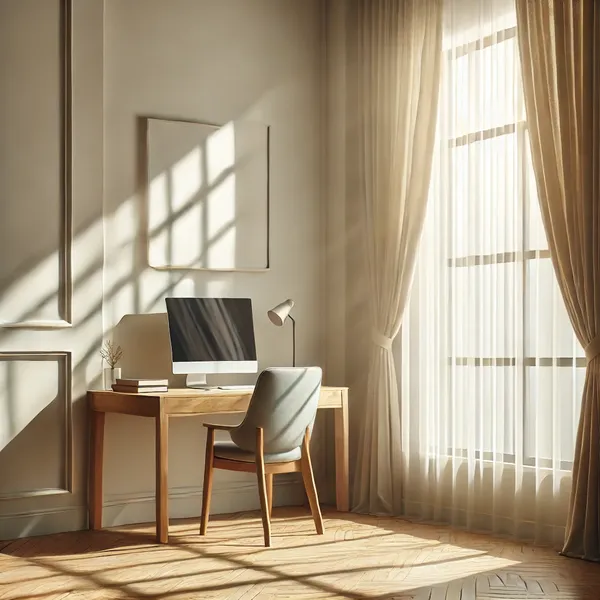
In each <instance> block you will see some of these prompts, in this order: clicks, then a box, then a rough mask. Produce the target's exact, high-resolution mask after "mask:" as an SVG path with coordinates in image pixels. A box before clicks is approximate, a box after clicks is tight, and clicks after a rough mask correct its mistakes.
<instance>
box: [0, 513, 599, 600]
mask: <svg viewBox="0 0 600 600" xmlns="http://www.w3.org/2000/svg"><path fill="white" fill-rule="evenodd" d="M324 516H325V535H324V536H317V535H316V534H315V533H314V529H313V522H312V520H311V519H310V516H309V514H308V513H307V512H306V511H305V510H303V509H299V508H296V509H287V508H286V509H275V511H274V522H273V547H272V548H270V549H266V548H264V547H263V546H262V540H263V538H262V526H261V522H260V518H259V515H258V513H244V514H239V515H233V516H228V517H225V518H223V517H221V518H219V517H216V518H215V519H214V520H212V521H211V523H209V529H208V535H207V536H206V537H205V538H202V537H200V536H199V535H198V533H197V532H198V520H197V519H194V520H188V521H176V522H174V523H173V524H172V526H171V529H172V534H171V542H170V544H169V545H167V546H160V545H157V544H155V543H154V541H153V537H152V534H153V527H152V526H135V527H127V528H119V529H112V530H105V531H100V532H88V531H83V532H77V533H64V534H58V535H51V536H45V537H37V538H29V539H22V540H17V541H15V542H10V543H6V542H0V549H1V552H2V553H1V554H0V598H1V599H2V600H34V599H36V600H37V599H40V600H50V599H53V600H58V599H59V598H60V599H62V600H65V599H67V600H83V599H85V600H88V599H92V598H93V599H101V600H110V599H113V598H120V599H125V598H131V599H144V600H148V599H157V598H168V599H173V600H175V599H183V598H194V599H210V598H223V599H225V598H227V599H229V600H234V599H236V600H250V599H254V600H264V599H267V598H308V599H312V598H359V599H364V598H388V599H390V600H391V599H394V600H400V599H409V598H411V599H412V598H418V599H427V600H449V599H451V600H474V599H480V600H484V599H485V600H491V599H498V600H500V599H502V600H511V599H514V600H517V599H521V598H529V599H533V598H535V599H541V598H550V599H553V600H556V599H558V598H561V599H563V598H564V599H569V600H583V599H589V600H599V599H600V565H596V564H591V563H586V562H583V561H579V560H574V559H568V558H564V557H561V556H559V555H558V554H557V553H556V552H553V551H551V550H546V549H540V548H533V547H529V546H523V545H520V544H515V543H511V542H506V541H503V540H499V539H493V538H491V537H488V536H482V535H473V534H466V533H462V532H456V531H451V530H450V529H446V528H443V527H433V526H427V525H421V524H411V523H409V522H406V521H402V520H397V519H378V518H375V517H362V516H358V515H346V514H340V513H336V512H327V511H326V512H325V515H324Z"/></svg>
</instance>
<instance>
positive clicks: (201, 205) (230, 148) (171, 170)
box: [0, 122, 262, 452]
mask: <svg viewBox="0 0 600 600" xmlns="http://www.w3.org/2000/svg"><path fill="white" fill-rule="evenodd" d="M137 125H138V132H137V135H138V168H139V169H141V168H143V169H144V170H145V165H144V164H143V163H144V157H145V154H144V146H145V144H144V140H145V128H144V127H143V126H142V123H141V122H138V124H137ZM231 127H232V126H231V124H228V125H227V126H225V127H224V128H221V129H216V131H215V132H214V133H212V135H211V136H209V137H208V138H207V139H206V140H204V141H202V142H201V143H198V142H197V141H196V140H194V144H191V142H190V144H191V146H190V147H188V146H181V144H180V145H178V146H177V150H178V153H177V154H170V155H169V162H168V163H167V162H165V163H164V164H162V165H161V170H160V171H159V172H157V173H151V181H150V187H152V186H153V185H154V186H155V187H156V186H158V188H160V194H155V195H154V196H153V197H152V198H147V197H146V196H145V193H144V192H145V187H146V186H145V181H144V178H145V177H146V175H147V173H146V172H145V171H144V172H143V173H139V174H138V175H139V177H138V189H137V190H136V191H135V193H134V194H133V195H132V196H131V197H129V198H127V199H126V200H124V201H123V202H122V203H121V204H120V205H119V206H118V207H117V208H116V209H115V211H114V212H113V213H112V214H108V215H104V216H98V217H96V218H95V219H94V220H93V221H91V222H88V223H86V224H85V225H84V226H83V227H80V228H78V231H77V232H76V233H75V235H74V237H73V241H72V257H73V264H72V280H73V294H72V305H73V327H72V328H70V329H69V331H68V336H67V337H68V340H69V342H68V345H69V347H70V351H71V353H72V355H73V359H74V362H73V365H72V369H73V372H72V388H73V404H74V409H75V405H77V404H79V400H81V399H82V398H83V395H84V393H85V390H86V389H88V388H90V387H97V386H98V385H99V384H100V381H101V379H100V374H101V362H100V355H99V349H100V346H101V344H102V339H103V338H106V337H112V338H113V339H114V340H115V342H116V343H118V344H120V345H121V347H122V348H123V350H124V356H123V359H122V361H121V363H120V366H121V368H122V369H123V371H122V372H123V375H124V376H130V377H152V378H166V379H168V380H169V384H170V386H171V387H183V386H184V384H185V377H184V376H183V377H182V376H175V375H173V373H172V372H171V359H170V344H169V339H168V329H167V324H166V314H131V313H145V312H146V311H151V310H156V304H157V303H158V302H160V301H161V300H162V299H163V298H164V297H166V296H169V295H171V294H176V295H178V294H181V293H193V292H192V290H190V289H189V285H188V286H187V287H185V285H184V284H186V283H192V282H189V281H188V280H187V278H188V276H189V272H188V271H186V270H185V269H181V270H177V271H170V272H166V273H159V272H156V271H153V270H152V269H149V268H148V256H147V254H146V252H145V251H147V248H145V251H142V252H140V245H141V244H142V245H143V244H144V241H146V240H148V238H149V241H150V242H151V243H152V241H153V240H158V239H160V240H162V241H163V242H164V244H165V245H166V248H168V249H169V252H174V253H177V252H182V253H183V254H184V255H185V256H186V257H187V259H188V262H187V264H189V265H190V266H192V265H196V264H198V263H201V262H202V261H203V260H204V258H205V257H207V256H209V255H211V256H213V258H214V260H215V261H216V262H218V261H219V260H220V257H219V253H222V254H223V256H225V257H226V258H228V259H230V258H231V253H232V251H233V249H235V248H236V247H238V248H239V240H238V227H237V225H238V220H239V217H240V215H239V214H238V213H237V210H236V205H235V202H234V200H235V198H233V196H235V194H236V181H237V176H238V165H237V163H236V160H240V161H241V160H242V159H244V161H249V160H250V158H252V153H251V152H250V151H248V149H247V148H245V147H244V145H243V144H242V145H241V146H242V147H241V148H238V145H237V144H238V142H240V140H239V139H236V138H235V136H233V135H230V136H229V137H227V138H226V141H227V143H222V142H220V143H217V142H216V141H214V140H217V141H218V140H220V137H219V136H222V131H223V129H225V130H228V128H229V129H231ZM242 141H243V140H242ZM178 142H179V140H178ZM242 150H246V152H244V153H242ZM249 152H250V155H249ZM190 157H192V158H194V157H195V160H190ZM196 159H197V160H196ZM232 161H233V162H232ZM242 162H243V161H242ZM250 162H251V161H250ZM207 164H209V165H212V167H213V171H214V172H213V176H214V177H213V179H214V181H212V185H210V186H207V182H208V181H209V180H210V177H209V173H208V172H207V171H206V168H207V167H206V165H207ZM182 165H184V166H185V168H183V167H182ZM223 165H225V166H223ZM244 165H245V166H247V165H246V163H244ZM259 166H262V163H260V161H259ZM225 167H226V168H225ZM222 171H226V174H227V177H219V176H220V175H222ZM159 182H163V183H164V182H168V183H167V184H166V185H162V184H161V185H158V183H159ZM232 195H233V196H232ZM159 200H160V202H159ZM237 208H238V209H239V207H237ZM194 210H200V211H201V214H202V215H203V219H202V221H201V222H202V223H203V227H204V229H203V237H202V243H201V245H200V246H198V244H197V243H196V242H197V240H196V238H195V237H194V235H185V233H186V231H185V228H186V227H187V224H188V223H190V224H192V225H193V226H194V227H197V226H198V223H197V222H196V221H195V220H194V218H193V217H192V214H191V213H190V211H192V212H193V211H194ZM232 211H233V212H232ZM144 218H145V219H148V220H149V222H151V223H152V224H154V225H155V227H154V229H152V230H151V231H144ZM103 230H110V232H111V236H110V240H109V246H108V247H107V248H106V250H107V252H106V257H105V260H104V261H103V260H102V246H101V240H102V232H103ZM188 233H189V232H188ZM225 240H226V243H225ZM211 253H212V254H211ZM63 258H64V256H63V251H62V249H59V250H55V251H54V252H46V253H43V252H42V253H41V254H39V255H38V260H37V263H35V264H31V265H30V267H29V269H28V271H27V273H25V274H24V275H22V276H21V277H19V278H14V280H13V282H12V283H11V284H10V285H9V286H7V287H6V288H5V289H2V290H0V291H1V292H2V294H1V296H0V314H3V315H5V314H10V315H11V317H12V318H11V320H12V321H14V322H21V321H27V320H36V319H38V318H39V315H40V314H42V315H46V314H47V313H50V314H52V309H53V307H54V306H55V305H56V302H57V298H58V296H59V295H60V294H62V293H63V289H64V286H65V280H64V279H61V280H60V281H59V282H58V285H57V280H56V273H55V270H54V269H53V268H52V267H53V265H54V264H55V263H56V262H60V260H62V259H63ZM181 285H184V287H183V288H182V287H181ZM216 287H219V290H218V293H221V294H223V293H225V292H226V290H224V289H222V287H223V286H216ZM215 291H216V290H215ZM209 293H210V292H209ZM212 293H214V291H213V292H212ZM102 313H104V315H105V317H106V323H107V325H105V326H104V330H103V331H102V332H100V331H99V329H98V326H97V323H96V320H95V319H96V318H97V317H98V316H99V315H100V314H102ZM121 315H125V316H124V317H122V318H121ZM117 319H120V320H119V321H118V322H117V324H116V325H114V326H113V324H114V323H115V321H116V320H117ZM19 334H20V332H19V330H17V329H4V330H3V329H1V328H0V341H2V343H3V345H7V346H10V345H15V344H17V343H20V342H19V340H20V339H21V338H18V337H17V336H18V335H19ZM27 360H28V359H27V358H25V359H24V360H23V361H22V362H26V361H27ZM11 368H12V367H11V364H10V363H9V362H8V361H6V360H4V364H3V365H2V364H0V382H1V381H2V380H4V379H7V378H8V379H10V382H9V384H6V385H5V386H4V387H3V389H1V390H0V420H1V422H2V424H3V427H0V452H1V451H2V450H3V448H5V447H6V446H7V445H8V444H9V443H10V441H11V440H13V439H14V438H15V437H16V436H18V435H20V434H21V433H22V432H23V431H24V430H25V429H26V428H27V427H28V425H29V424H30V423H31V422H32V421H33V420H34V419H35V418H36V416H37V415H38V414H40V413H41V412H42V411H43V410H44V409H45V408H46V407H47V406H48V405H49V404H50V403H51V402H52V401H54V400H55V395H53V394H52V393H50V391H51V390H49V388H50V387H52V385H55V383H56V381H47V380H46V379H45V378H42V377H39V376H38V377H19V378H15V377H14V374H13V373H12V371H11ZM17 379H19V380H17ZM55 379H56V378H54V380H55ZM31 381H34V382H35V385H36V386H37V387H36V388H35V390H33V391H34V393H33V394H32V393H31V392H32V384H31ZM25 382H27V383H25ZM21 388H23V389H25V388H27V391H28V395H27V409H28V410H24V406H23V403H22V401H20V394H19V393H18V392H19V391H20V389H21ZM77 414H79V412H77ZM74 416H75V413H74ZM77 420H78V418H77Z"/></svg>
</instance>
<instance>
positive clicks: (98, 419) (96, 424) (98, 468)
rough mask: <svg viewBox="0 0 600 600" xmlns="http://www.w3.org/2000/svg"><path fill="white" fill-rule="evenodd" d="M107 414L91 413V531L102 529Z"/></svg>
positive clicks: (89, 502)
mask: <svg viewBox="0 0 600 600" xmlns="http://www.w3.org/2000/svg"><path fill="white" fill-rule="evenodd" d="M105 417H106V413H103V412H98V411H95V410H92V411H91V413H90V438H91V440H90V442H91V443H90V459H89V460H90V464H89V474H88V478H89V489H88V494H89V498H88V511H89V521H88V527H89V528H90V529H102V501H103V494H102V471H103V463H104V420H105Z"/></svg>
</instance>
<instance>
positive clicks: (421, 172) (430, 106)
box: [353, 0, 443, 514]
mask: <svg viewBox="0 0 600 600" xmlns="http://www.w3.org/2000/svg"><path fill="white" fill-rule="evenodd" d="M442 9H443V6H442V0H357V16H358V32H357V33H358V65H357V67H358V73H357V75H358V77H357V83H358V99H357V100H358V102H357V105H358V110H359V123H360V138H359V139H360V141H359V146H360V147H359V161H360V167H361V168H360V171H361V177H360V179H361V188H362V189H361V197H362V203H363V209H364V211H363V215H364V218H363V223H364V225H365V230H364V233H365V239H366V242H367V249H368V265H367V269H368V273H369V280H370V287H369V299H370V301H369V304H370V309H371V319H372V320H371V322H372V326H373V329H372V339H371V340H366V343H370V344H372V352H371V358H370V362H369V371H368V384H367V395H366V397H365V398H364V402H363V404H362V405H361V406H360V409H362V414H361V415H360V422H361V429H360V436H359V446H358V451H357V460H356V471H355V473H354V495H353V509H354V510H356V511H358V512H368V513H371V514H398V513H400V511H401V485H400V482H401V479H402V469H401V461H402V448H401V426H400V407H399V398H398V386H397V380H396V371H395V367H394V359H393V355H392V351H391V349H392V341H393V339H394V338H395V337H396V335H397V334H398V331H399V329H400V324H401V321H402V314H403V312H404V308H405V305H406V302H407V297H408V293H409V288H410V284H411V279H412V274H413V269H414V264H415V255H416V251H417V246H418V243H419V237H420V234H421V229H422V226H423V220H424V216H425V208H426V203H427V192H428V188H429V181H430V172H431V161H432V154H433V143H434V137H435V126H436V114H437V102H438V91H439V73H440V62H441V42H442V13H443V10H442Z"/></svg>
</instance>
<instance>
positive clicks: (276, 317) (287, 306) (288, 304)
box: [267, 299, 296, 367]
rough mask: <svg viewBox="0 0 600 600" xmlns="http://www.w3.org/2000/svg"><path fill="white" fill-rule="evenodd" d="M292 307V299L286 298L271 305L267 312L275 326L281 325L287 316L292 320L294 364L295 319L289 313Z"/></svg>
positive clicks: (293, 361)
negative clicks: (275, 304)
mask: <svg viewBox="0 0 600 600" xmlns="http://www.w3.org/2000/svg"><path fill="white" fill-rule="evenodd" d="M293 307H294V301H293V300H290V299H288V300H286V301H285V302H282V303H281V304H278V305H277V306H275V307H273V308H272V309H271V310H270V311H268V312H267V315H268V317H269V319H270V320H271V323H273V325H277V327H281V326H282V325H283V324H284V323H285V320H286V319H287V318H288V317H289V319H290V321H291V322H292V366H293V367H295V366H296V321H295V320H294V317H292V315H290V311H291V310H292V308H293Z"/></svg>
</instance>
